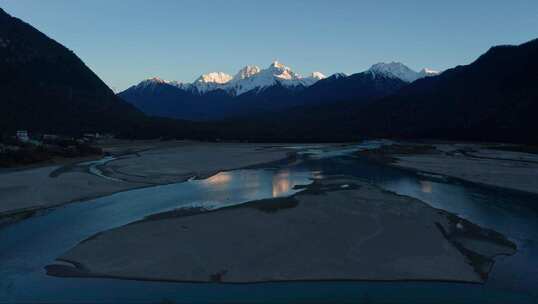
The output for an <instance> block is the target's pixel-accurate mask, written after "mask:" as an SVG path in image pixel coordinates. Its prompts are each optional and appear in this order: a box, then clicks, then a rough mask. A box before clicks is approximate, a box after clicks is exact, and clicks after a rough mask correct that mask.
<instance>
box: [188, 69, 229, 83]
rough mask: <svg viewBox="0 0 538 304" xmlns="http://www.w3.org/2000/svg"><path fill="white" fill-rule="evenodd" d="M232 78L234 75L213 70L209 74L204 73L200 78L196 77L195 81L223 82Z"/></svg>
mask: <svg viewBox="0 0 538 304" xmlns="http://www.w3.org/2000/svg"><path fill="white" fill-rule="evenodd" d="M230 80H232V76H230V75H228V74H226V73H223V72H212V73H208V74H203V75H201V76H200V77H198V79H196V80H195V81H194V82H195V83H218V84H223V83H227V82H228V81H230Z"/></svg>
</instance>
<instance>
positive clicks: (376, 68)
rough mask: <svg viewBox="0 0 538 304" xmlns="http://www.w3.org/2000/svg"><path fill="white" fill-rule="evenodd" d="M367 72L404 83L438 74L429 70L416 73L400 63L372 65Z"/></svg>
mask: <svg viewBox="0 0 538 304" xmlns="http://www.w3.org/2000/svg"><path fill="white" fill-rule="evenodd" d="M368 72H370V73H371V74H373V75H374V76H375V75H383V76H386V77H394V78H399V79H401V80H403V81H405V82H413V81H415V80H417V79H420V78H424V77H428V76H435V75H438V74H439V72H437V71H433V70H430V69H422V70H421V71H420V72H416V71H414V70H412V69H410V68H409V67H407V66H406V65H404V64H403V63H400V62H389V63H385V62H380V63H376V64H374V65H372V67H370V69H368Z"/></svg>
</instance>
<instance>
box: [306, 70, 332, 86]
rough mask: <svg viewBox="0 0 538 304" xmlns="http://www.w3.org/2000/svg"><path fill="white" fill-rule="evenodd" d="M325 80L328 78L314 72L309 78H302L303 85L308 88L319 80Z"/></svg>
mask: <svg viewBox="0 0 538 304" xmlns="http://www.w3.org/2000/svg"><path fill="white" fill-rule="evenodd" d="M325 78H327V76H325V75H323V73H321V72H312V73H311V74H310V75H309V76H308V77H304V78H301V83H302V84H303V85H305V86H307V87H308V86H311V85H313V84H314V83H316V82H317V81H318V80H321V79H325Z"/></svg>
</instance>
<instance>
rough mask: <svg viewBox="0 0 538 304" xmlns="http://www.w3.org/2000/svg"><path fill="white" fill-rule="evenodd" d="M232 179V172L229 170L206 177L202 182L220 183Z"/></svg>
mask: <svg viewBox="0 0 538 304" xmlns="http://www.w3.org/2000/svg"><path fill="white" fill-rule="evenodd" d="M231 179H232V174H230V172H227V171H225V172H220V173H218V174H215V175H213V176H211V177H209V178H207V179H204V180H203V181H202V182H203V183H205V184H209V185H222V184H226V183H229V182H230V181H231Z"/></svg>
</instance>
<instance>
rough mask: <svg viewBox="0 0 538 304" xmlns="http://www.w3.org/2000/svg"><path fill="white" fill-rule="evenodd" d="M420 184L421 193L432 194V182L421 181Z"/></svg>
mask: <svg viewBox="0 0 538 304" xmlns="http://www.w3.org/2000/svg"><path fill="white" fill-rule="evenodd" d="M419 183H420V191H422V192H424V193H432V183H431V182H430V181H426V180H421V181H419Z"/></svg>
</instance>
